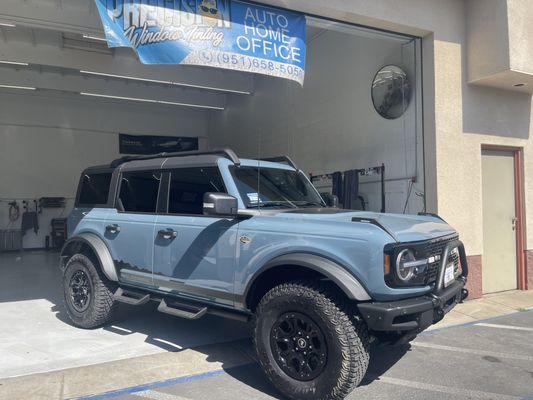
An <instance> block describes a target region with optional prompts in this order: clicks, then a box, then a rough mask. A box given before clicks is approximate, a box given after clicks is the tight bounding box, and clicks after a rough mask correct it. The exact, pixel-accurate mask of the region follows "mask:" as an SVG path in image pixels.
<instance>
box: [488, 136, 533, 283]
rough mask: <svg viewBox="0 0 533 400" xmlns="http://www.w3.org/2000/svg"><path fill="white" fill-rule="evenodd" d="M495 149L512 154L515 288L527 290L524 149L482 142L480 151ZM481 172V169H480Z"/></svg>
mask: <svg viewBox="0 0 533 400" xmlns="http://www.w3.org/2000/svg"><path fill="white" fill-rule="evenodd" d="M483 150H495V151H502V152H504V151H505V152H512V153H513V156H514V191H515V215H516V218H517V219H518V221H517V223H516V230H515V232H516V264H517V265H516V268H517V274H516V276H517V282H516V283H517V285H516V286H517V288H518V290H527V289H528V288H527V276H526V260H525V237H526V232H525V208H524V149H523V148H522V147H516V146H504V145H496V144H482V145H481V151H483ZM482 172H483V171H482Z"/></svg>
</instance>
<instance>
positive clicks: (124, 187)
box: [118, 172, 161, 213]
mask: <svg viewBox="0 0 533 400" xmlns="http://www.w3.org/2000/svg"><path fill="white" fill-rule="evenodd" d="M160 182H161V173H160V172H126V173H124V174H122V181H121V184H120V196H119V199H118V201H119V202H121V203H122V204H119V209H122V210H123V211H126V212H139V213H155V211H156V208H157V195H158V192H159V184H160Z"/></svg>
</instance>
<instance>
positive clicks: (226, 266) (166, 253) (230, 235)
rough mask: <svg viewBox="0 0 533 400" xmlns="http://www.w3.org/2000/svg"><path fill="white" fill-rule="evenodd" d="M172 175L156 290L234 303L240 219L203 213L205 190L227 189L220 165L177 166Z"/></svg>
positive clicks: (159, 234)
mask: <svg viewBox="0 0 533 400" xmlns="http://www.w3.org/2000/svg"><path fill="white" fill-rule="evenodd" d="M166 173H167V174H168V175H167V177H168V178H166V179H165V180H167V179H168V188H169V189H168V205H167V210H168V212H167V213H165V214H160V215H158V217H157V221H156V224H155V246H154V276H153V278H154V285H155V286H156V288H157V289H159V290H161V291H165V292H169V293H173V294H177V295H181V296H187V297H191V298H195V299H200V300H203V301H209V302H213V303H218V304H222V305H229V306H232V305H233V284H234V273H235V251H236V241H237V233H238V223H237V220H232V219H226V218H218V217H209V216H204V215H203V197H204V194H205V193H207V192H225V189H224V184H223V181H222V178H221V176H220V172H219V170H218V168H217V167H214V166H213V167H192V168H179V169H173V170H170V171H167V172H166Z"/></svg>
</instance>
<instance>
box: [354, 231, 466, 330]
mask: <svg viewBox="0 0 533 400" xmlns="http://www.w3.org/2000/svg"><path fill="white" fill-rule="evenodd" d="M454 247H458V249H459V257H460V260H461V275H460V276H459V277H457V278H456V280H455V282H453V283H452V284H451V285H450V286H448V287H447V288H444V287H443V286H444V285H443V282H442V281H443V279H444V274H443V273H439V277H438V280H437V282H436V284H435V290H434V291H433V292H432V293H429V294H427V295H424V296H420V297H415V298H410V299H404V300H398V301H391V302H370V303H360V304H358V308H359V312H360V313H361V316H362V317H363V319H364V320H365V321H366V323H367V326H368V329H369V330H371V331H381V332H398V333H407V332H410V333H419V332H422V331H423V330H424V329H426V328H428V327H429V326H431V325H433V324H435V323H437V322H439V321H440V320H441V319H442V318H443V317H444V315H445V314H446V313H448V312H449V311H450V310H451V309H452V308H454V307H455V306H456V305H457V304H458V303H460V302H462V301H463V300H465V299H466V298H467V297H468V290H466V289H465V285H466V280H467V276H468V264H467V261H466V255H465V251H464V246H463V244H462V243H461V242H460V241H456V242H453V243H450V244H449V245H448V246H447V247H446V249H445V250H444V253H443V254H444V256H443V258H442V265H441V267H440V269H441V271H442V272H443V271H444V268H445V267H446V265H447V257H448V254H449V252H450V251H451V249H453V248H454Z"/></svg>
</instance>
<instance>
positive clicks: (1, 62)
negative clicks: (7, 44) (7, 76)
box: [0, 60, 30, 67]
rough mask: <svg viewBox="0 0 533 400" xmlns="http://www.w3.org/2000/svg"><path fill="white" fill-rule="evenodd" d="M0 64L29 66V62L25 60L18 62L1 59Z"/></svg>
mask: <svg viewBox="0 0 533 400" xmlns="http://www.w3.org/2000/svg"><path fill="white" fill-rule="evenodd" d="M0 64H9V65H21V66H24V67H27V66H28V65H30V64H28V63H25V62H17V61H5V60H0Z"/></svg>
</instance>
